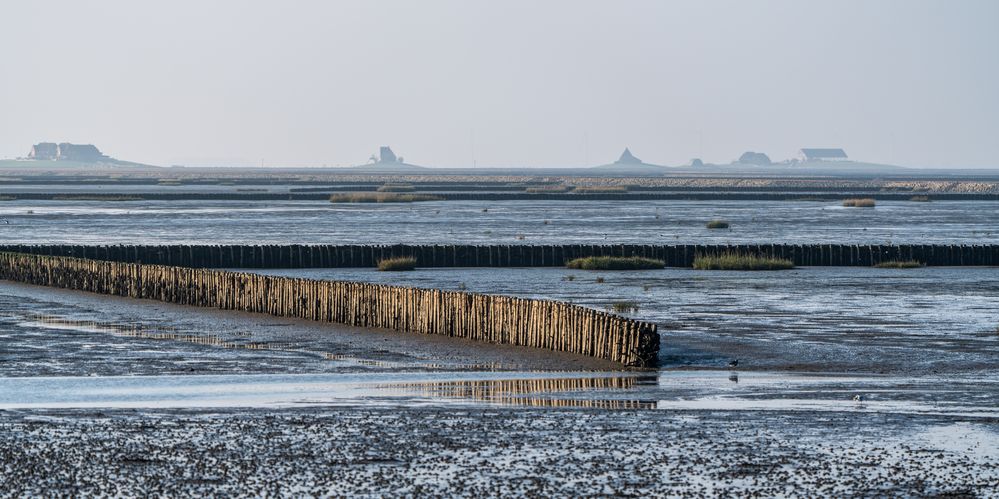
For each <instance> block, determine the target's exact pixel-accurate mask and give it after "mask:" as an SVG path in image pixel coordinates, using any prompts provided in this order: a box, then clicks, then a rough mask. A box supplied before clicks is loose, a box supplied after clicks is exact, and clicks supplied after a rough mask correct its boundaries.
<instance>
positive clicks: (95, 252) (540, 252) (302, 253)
mask: <svg viewBox="0 0 999 499" xmlns="http://www.w3.org/2000/svg"><path fill="white" fill-rule="evenodd" d="M0 251H10V252H16V253H28V254H35V255H48V256H71V257H77V258H87V259H94V260H105V261H114V262H130V263H146V264H156V265H175V266H181V267H195V268H233V269H235V268H244V269H249V268H256V269H267V268H271V269H276V268H341V267H375V266H376V265H377V264H378V261H379V260H383V259H386V258H394V257H403V256H409V257H414V258H416V261H417V266H418V267H560V266H563V265H565V263H566V262H567V261H569V260H572V259H573V258H581V257H588V256H641V257H646V258H655V259H657V260H662V261H663V262H665V263H666V266H667V267H690V266H691V265H692V264H693V262H694V257H695V256H696V255H705V254H719V253H725V252H734V253H740V254H749V255H760V256H772V257H776V258H786V259H789V260H791V261H793V262H794V264H795V265H798V266H832V267H850V266H853V267H869V266H872V265H875V264H878V263H881V262H886V261H893V260H916V261H919V262H922V263H924V264H926V265H929V266H996V265H999V245H953V244H950V245H931V244H900V245H854V244H733V245H706V244H698V245H691V244H678V245H640V244H614V245H587V244H556V245H460V244H459V245H431V244H427V245H403V244H397V245H332V244H316V245H297V244H290V245H146V246H136V245H115V246H112V245H109V246H86V245H0Z"/></svg>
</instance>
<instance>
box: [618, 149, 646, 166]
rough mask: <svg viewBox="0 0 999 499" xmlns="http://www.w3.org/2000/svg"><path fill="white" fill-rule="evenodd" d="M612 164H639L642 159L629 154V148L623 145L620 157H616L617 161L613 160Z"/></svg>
mask: <svg viewBox="0 0 999 499" xmlns="http://www.w3.org/2000/svg"><path fill="white" fill-rule="evenodd" d="M614 164H618V165H640V164H642V160H640V159H638V158H636V157H635V155H634V154H631V150H629V149H628V148H627V147H625V148H624V152H622V153H621V157H620V158H617V161H615V162H614Z"/></svg>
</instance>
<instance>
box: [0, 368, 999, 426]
mask: <svg viewBox="0 0 999 499" xmlns="http://www.w3.org/2000/svg"><path fill="white" fill-rule="evenodd" d="M971 387H974V391H975V393H976V396H974V397H967V396H966V395H967V393H969V392H970V391H971V390H970V388H971ZM855 395H860V396H861V397H862V398H863V400H862V401H859V402H857V401H853V400H852V398H853V397H854V396H855ZM452 404H459V405H506V406H521V407H589V408H601V409H628V410H634V409H650V410H651V409H667V410H681V409H682V410H710V411H820V412H827V411H835V412H869V413H891V414H894V415H899V414H910V415H933V416H963V417H980V418H994V417H997V416H999V381H997V380H993V379H982V378H978V377H962V378H953V377H952V378H948V379H947V380H946V382H944V380H942V379H940V378H935V377H877V376H875V377H871V376H849V375H830V374H822V375H816V374H793V373H791V374H789V373H761V372H754V373H735V372H732V373H726V372H719V371H664V372H660V373H658V374H656V375H648V374H630V375H628V374H616V373H522V372H520V373H518V372H514V373H510V372H505V373H485V372H462V373H351V374H301V375H294V374H256V375H254V374H232V375H203V376H202V375H198V376H195V375H186V376H184V375H181V376H108V377H102V376H93V377H21V378H0V409H4V410H13V409H71V408H77V409H78V408H146V409H179V408H232V407H253V408H286V407H306V406H345V405H346V406H398V407H424V406H428V405H452Z"/></svg>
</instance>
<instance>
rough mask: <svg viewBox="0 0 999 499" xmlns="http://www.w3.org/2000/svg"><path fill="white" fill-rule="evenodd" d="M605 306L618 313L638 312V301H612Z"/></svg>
mask: <svg viewBox="0 0 999 499" xmlns="http://www.w3.org/2000/svg"><path fill="white" fill-rule="evenodd" d="M607 308H608V309H610V310H613V311H615V312H617V313H619V314H626V313H628V312H631V313H636V312H638V302H634V301H616V302H614V303H611V304H610V305H609V306H608V307H607Z"/></svg>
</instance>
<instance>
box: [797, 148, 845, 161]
mask: <svg viewBox="0 0 999 499" xmlns="http://www.w3.org/2000/svg"><path fill="white" fill-rule="evenodd" d="M798 159H799V160H801V161H845V160H847V159H849V158H847V156H846V151H844V150H842V149H802V150H801V151H800V152H799V153H798Z"/></svg>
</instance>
